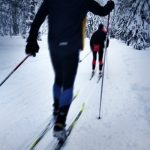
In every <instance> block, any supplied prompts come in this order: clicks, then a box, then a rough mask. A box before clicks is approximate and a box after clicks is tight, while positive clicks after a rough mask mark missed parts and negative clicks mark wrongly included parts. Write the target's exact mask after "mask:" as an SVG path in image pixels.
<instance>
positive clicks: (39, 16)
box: [27, 0, 48, 42]
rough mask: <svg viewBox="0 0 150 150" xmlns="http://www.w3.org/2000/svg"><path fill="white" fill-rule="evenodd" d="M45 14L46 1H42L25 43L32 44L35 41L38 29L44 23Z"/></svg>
mask: <svg viewBox="0 0 150 150" xmlns="http://www.w3.org/2000/svg"><path fill="white" fill-rule="evenodd" d="M47 14H48V0H44V1H43V3H42V5H41V6H40V8H39V10H38V12H37V14H36V16H35V19H34V20H33V23H32V24H31V29H30V32H29V37H28V39H27V42H34V41H36V40H37V36H38V31H39V28H40V26H41V24H42V23H43V22H44V20H45V18H46V16H47Z"/></svg>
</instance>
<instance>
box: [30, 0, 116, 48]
mask: <svg viewBox="0 0 150 150" xmlns="http://www.w3.org/2000/svg"><path fill="white" fill-rule="evenodd" d="M113 8H114V2H112V1H108V2H107V4H106V5H105V6H101V5H100V4H99V3H97V2H96V1H94V0H44V1H43V3H42V5H41V6H40V8H39V10H38V12H37V14H36V16H35V19H34V21H33V23H32V25H31V29H30V33H29V37H28V39H27V42H34V41H35V40H37V36H38V31H39V28H40V26H41V24H42V23H43V22H44V20H45V18H46V16H48V26H49V31H48V37H49V39H48V43H49V45H51V44H52V45H56V46H57V45H58V46H59V45H61V44H65V43H67V44H68V45H72V46H74V47H76V48H78V49H81V48H82V29H83V26H82V23H83V21H84V18H85V17H86V14H87V12H88V11H90V12H92V13H94V14H96V15H99V16H106V15H108V14H109V13H110V12H111V10H112V9H113Z"/></svg>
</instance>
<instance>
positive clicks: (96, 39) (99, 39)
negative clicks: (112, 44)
mask: <svg viewBox="0 0 150 150" xmlns="http://www.w3.org/2000/svg"><path fill="white" fill-rule="evenodd" d="M106 35H107V30H106V29H105V28H104V25H103V24H102V23H101V24H100V25H99V27H98V30H96V31H95V32H94V33H93V35H92V36H91V39H90V47H91V50H92V53H93V60H92V70H93V71H92V74H94V72H95V67H96V59H97V54H98V57H99V58H98V61H99V74H102V67H103V50H104V43H105V41H106ZM108 45H109V39H108V38H107V43H106V47H108Z"/></svg>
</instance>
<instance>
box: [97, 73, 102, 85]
mask: <svg viewBox="0 0 150 150" xmlns="http://www.w3.org/2000/svg"><path fill="white" fill-rule="evenodd" d="M102 76H103V75H102V74H99V75H98V79H97V83H99V81H100V79H101V77H102Z"/></svg>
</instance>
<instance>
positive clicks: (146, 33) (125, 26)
mask: <svg viewBox="0 0 150 150" xmlns="http://www.w3.org/2000/svg"><path fill="white" fill-rule="evenodd" d="M149 12H150V2H149V1H148V0H143V1H141V0H130V1H129V0H128V1H126V0H120V1H118V3H117V7H116V8H115V15H114V20H113V26H112V32H111V34H112V36H113V37H115V38H117V39H121V40H123V41H125V43H127V45H132V46H133V47H134V48H135V49H139V50H141V49H145V48H146V47H149V46H150V30H149V29H150V13H149Z"/></svg>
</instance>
